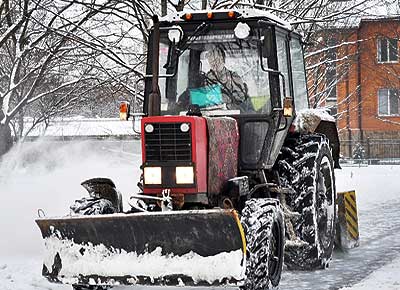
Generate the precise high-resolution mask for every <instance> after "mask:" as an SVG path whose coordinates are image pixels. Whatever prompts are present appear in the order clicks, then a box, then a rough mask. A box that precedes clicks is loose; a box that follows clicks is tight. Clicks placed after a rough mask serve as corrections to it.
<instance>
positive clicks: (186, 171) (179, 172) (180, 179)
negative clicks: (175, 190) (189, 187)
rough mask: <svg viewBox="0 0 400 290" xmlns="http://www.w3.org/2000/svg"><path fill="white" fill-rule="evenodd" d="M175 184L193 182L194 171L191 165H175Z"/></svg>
mask: <svg viewBox="0 0 400 290" xmlns="http://www.w3.org/2000/svg"><path fill="white" fill-rule="evenodd" d="M175 173H176V184H193V183H194V172H193V167H192V166H181V167H176V172H175Z"/></svg>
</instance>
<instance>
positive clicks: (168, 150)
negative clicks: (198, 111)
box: [145, 123, 192, 162]
mask: <svg viewBox="0 0 400 290" xmlns="http://www.w3.org/2000/svg"><path fill="white" fill-rule="evenodd" d="M181 124H182V123H152V125H153V126H154V131H153V132H151V133H147V132H145V142H146V144H145V149H146V161H147V162H149V161H192V139H191V129H190V130H189V131H188V132H182V131H181V129H180V126H181Z"/></svg>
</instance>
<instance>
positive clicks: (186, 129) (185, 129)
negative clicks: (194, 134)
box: [181, 123, 190, 133]
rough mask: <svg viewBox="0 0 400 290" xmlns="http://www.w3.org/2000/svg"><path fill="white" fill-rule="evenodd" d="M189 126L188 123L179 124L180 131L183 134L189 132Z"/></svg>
mask: <svg viewBox="0 0 400 290" xmlns="http://www.w3.org/2000/svg"><path fill="white" fill-rule="evenodd" d="M189 129H190V126H189V123H182V124H181V131H182V132H183V133H186V132H189Z"/></svg>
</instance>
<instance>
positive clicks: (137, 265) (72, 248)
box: [44, 235, 244, 284]
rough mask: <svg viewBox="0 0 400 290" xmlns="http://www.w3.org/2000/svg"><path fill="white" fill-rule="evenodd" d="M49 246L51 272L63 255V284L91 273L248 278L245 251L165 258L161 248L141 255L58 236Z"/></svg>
mask: <svg viewBox="0 0 400 290" xmlns="http://www.w3.org/2000/svg"><path fill="white" fill-rule="evenodd" d="M45 247H46V258H45V262H44V264H45V265H46V267H47V269H52V265H53V261H54V257H55V255H56V254H57V253H58V254H59V255H60V258H61V263H62V269H61V271H60V273H59V277H60V279H61V280H62V281H63V283H77V277H78V275H84V276H86V275H91V274H95V275H99V276H132V277H135V276H147V277H152V278H162V277H165V276H167V275H174V274H181V275H186V276H190V277H192V278H193V280H194V282H195V283H197V282H200V281H207V282H209V283H210V284H211V283H212V282H214V281H220V280H222V279H223V278H229V279H230V278H234V279H236V280H242V279H243V278H244V267H242V266H241V263H242V259H243V253H242V251H241V250H236V251H232V252H223V253H219V254H217V255H215V256H209V257H202V256H200V255H198V254H196V253H194V252H189V253H187V254H185V255H183V256H174V255H168V256H165V255H162V249H161V248H160V247H158V248H157V249H156V250H154V251H153V252H151V253H144V254H140V255H137V254H136V253H135V252H126V251H124V250H120V249H109V248H107V247H105V246H104V245H102V244H100V245H96V246H94V245H92V244H88V245H80V244H76V243H74V242H73V241H71V240H60V239H59V238H57V237H56V235H55V236H51V237H49V238H46V239H45ZM132 281H134V280H133V279H132Z"/></svg>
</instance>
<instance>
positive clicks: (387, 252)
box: [0, 141, 400, 290]
mask: <svg viewBox="0 0 400 290" xmlns="http://www.w3.org/2000/svg"><path fill="white" fill-rule="evenodd" d="M139 149H140V146H139V142H138V141H131V142H126V141H121V142H119V141H115V142H114V143H106V142H103V143H100V142H93V141H91V142H83V143H40V142H37V143H32V144H31V145H30V148H29V149H27V148H25V149H23V150H22V153H19V154H18V155H17V154H15V153H14V152H11V153H10V154H9V155H8V156H7V158H6V159H5V160H4V161H3V162H2V163H1V164H0V206H1V208H0V290H3V289H4V290H9V289H10V290H11V289H12V290H39V289H59V290H66V289H71V287H70V286H66V285H55V284H51V283H49V282H47V281H46V280H45V279H44V278H42V277H41V267H42V251H43V245H42V240H41V235H40V231H39V229H38V228H37V226H36V224H35V222H34V219H35V218H36V217H37V209H39V208H41V209H43V210H44V212H45V213H46V214H47V215H49V216H52V215H64V214H66V213H68V206H69V205H70V204H71V201H73V200H74V199H77V198H80V197H81V196H83V195H85V194H86V192H85V190H84V189H83V188H82V187H81V186H80V185H79V184H80V182H81V181H83V180H84V179H86V178H91V177H100V176H102V177H109V178H111V179H113V180H114V182H115V183H116V185H117V187H118V188H119V189H120V190H121V191H122V192H123V194H124V198H125V199H126V198H127V197H128V196H129V195H130V194H132V193H134V192H135V190H136V183H137V178H138V176H139V169H138V168H139V164H140V152H139ZM336 176H337V184H336V185H337V188H338V190H339V191H340V190H347V189H356V191H357V199H358V209H359V222H360V232H361V245H360V247H359V248H357V249H353V250H351V251H350V252H348V253H339V252H336V253H335V257H334V261H333V262H332V264H331V266H330V268H329V269H326V270H321V271H314V272H292V271H285V272H284V274H283V277H282V281H281V285H280V287H279V288H280V289H315V290H318V289H343V290H344V289H345V290H370V289H371V290H372V289H400V275H398V273H400V166H368V167H360V168H359V167H345V168H343V169H342V170H337V171H336ZM139 288H140V287H139ZM157 288H158V287H157ZM113 289H117V290H120V289H131V288H127V287H115V288H113ZM136 289H138V287H136ZM151 289H154V288H151Z"/></svg>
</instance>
